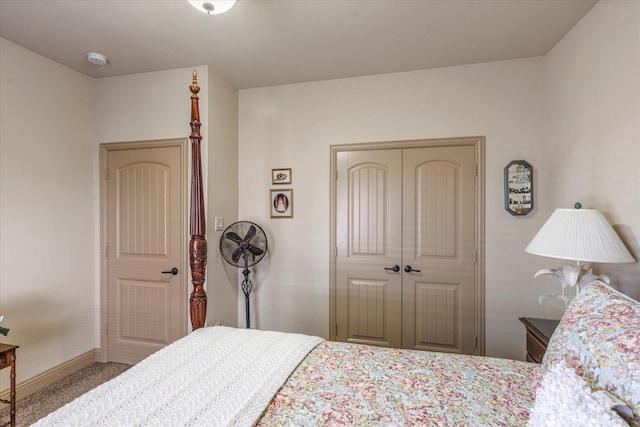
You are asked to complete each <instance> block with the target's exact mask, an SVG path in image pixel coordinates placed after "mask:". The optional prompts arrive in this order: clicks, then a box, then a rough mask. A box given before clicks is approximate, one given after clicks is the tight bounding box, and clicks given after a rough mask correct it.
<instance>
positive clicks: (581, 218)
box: [525, 209, 635, 263]
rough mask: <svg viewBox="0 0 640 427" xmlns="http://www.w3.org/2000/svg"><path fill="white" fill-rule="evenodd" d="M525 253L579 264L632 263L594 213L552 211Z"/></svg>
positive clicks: (602, 221) (628, 253) (607, 223)
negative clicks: (573, 261)
mask: <svg viewBox="0 0 640 427" xmlns="http://www.w3.org/2000/svg"><path fill="white" fill-rule="evenodd" d="M525 251H526V252H529V253H531V254H534V255H540V256H546V257H550V258H560V259H567V260H575V261H579V262H601V263H625V262H634V261H635V260H634V258H633V256H631V253H630V252H629V250H628V249H627V248H626V246H625V245H624V243H622V240H620V237H618V235H617V234H616V232H615V230H614V229H613V227H612V226H611V225H610V224H609V222H608V221H607V219H606V218H605V217H604V215H603V214H602V212H600V211H599V210H597V209H556V210H555V211H554V212H553V214H551V216H550V217H549V219H548V220H547V222H545V224H544V225H543V226H542V228H541V229H540V231H538V234H536V235H535V237H534V238H533V240H531V243H529V245H528V246H527V248H526V249H525Z"/></svg>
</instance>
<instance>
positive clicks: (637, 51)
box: [532, 1, 640, 300]
mask: <svg viewBox="0 0 640 427" xmlns="http://www.w3.org/2000/svg"><path fill="white" fill-rule="evenodd" d="M546 92H547V100H546V114H547V119H546V121H547V135H546V140H547V147H549V148H548V150H547V154H546V159H545V162H547V164H548V165H549V172H550V176H552V177H553V179H549V180H547V185H546V187H545V188H544V189H543V190H542V191H544V192H546V193H547V194H548V195H549V197H548V199H547V204H545V205H543V206H540V209H541V213H544V216H549V215H550V214H551V212H552V211H553V209H555V208H558V207H562V208H569V207H572V206H573V204H574V203H575V202H576V201H580V202H582V204H583V206H584V207H585V208H593V209H599V210H601V211H602V212H603V213H604V214H605V216H606V217H607V218H608V219H609V221H610V222H611V223H612V224H613V225H614V227H615V228H616V230H617V231H618V234H619V235H620V236H621V237H622V238H623V240H624V241H625V242H626V244H627V247H628V248H629V250H630V251H631V252H632V254H633V255H634V258H636V259H638V258H640V243H639V240H640V2H637V1H606V2H600V3H598V4H597V5H596V6H595V7H594V8H593V9H592V10H591V11H590V12H589V13H588V14H587V16H585V18H584V19H582V21H580V22H579V23H578V25H576V26H575V27H574V29H573V30H572V31H571V32H570V33H569V34H568V35H567V36H566V37H565V38H564V39H563V40H562V41H561V42H560V43H559V44H558V45H557V46H556V47H555V48H554V49H553V50H552V51H551V52H550V53H549V54H548V55H547V57H546ZM532 257H533V256H532ZM545 265H546V266H547V267H555V266H557V265H560V263H559V260H551V259H547V260H546V262H545ZM594 270H597V271H598V272H599V273H603V274H607V275H608V276H609V277H610V278H611V280H612V282H611V284H612V285H614V286H615V287H617V288H618V289H620V290H621V291H623V292H625V293H627V294H628V295H631V296H632V297H634V298H635V299H638V300H640V281H638V277H640V263H638V262H637V261H636V262H635V263H633V264H600V265H594ZM548 286H550V287H551V289H553V290H554V292H557V291H558V290H559V289H560V288H559V286H558V284H557V282H552V283H550V284H549V285H548Z"/></svg>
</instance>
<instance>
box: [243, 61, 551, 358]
mask: <svg viewBox="0 0 640 427" xmlns="http://www.w3.org/2000/svg"><path fill="white" fill-rule="evenodd" d="M543 114H544V59H543V58H533V59H525V60H517V61H504V62H495V63H487V64H477V65H471V66H463V67H453V68H445V69H437V70H428V71H416V72H409V73H397V74H388V75H379V76H371V77H359V78H350V79H342V80H332V81H323V82H315V83H307V84H297V85H287V86H278V87H268V88H260V89H249V90H242V91H240V134H239V136H240V137H239V150H240V159H242V160H241V162H240V164H239V169H240V178H239V179H240V191H241V197H240V202H239V216H240V218H241V219H250V220H254V221H256V222H258V223H260V224H261V225H263V227H264V228H265V230H266V231H267V233H268V235H269V238H270V254H269V256H268V257H267V259H266V261H264V262H263V263H261V264H258V266H257V268H256V269H257V270H258V271H257V280H255V281H256V282H257V283H256V289H255V300H254V307H255V313H254V318H255V320H256V326H257V327H259V328H263V329H279V330H287V331H297V332H303V333H309V334H316V335H320V336H323V337H326V338H328V336H329V147H330V146H331V145H332V144H346V143H361V142H374V141H398V140H409V139H426V138H443V137H460V136H474V135H484V136H486V147H487V156H486V157H487V161H486V171H487V173H486V344H487V347H486V348H487V354H490V355H496V356H504V357H513V358H522V357H523V356H524V329H523V327H522V325H521V324H520V323H519V322H518V317H519V316H522V315H538V316H540V315H542V314H543V312H542V308H541V307H539V306H538V304H537V294H538V293H540V292H541V291H542V287H541V286H542V285H541V284H540V283H538V282H536V281H534V280H533V277H532V276H533V273H534V272H535V271H536V268H537V266H535V265H532V263H531V262H530V261H529V260H528V258H527V256H526V254H525V253H524V247H525V246H526V245H527V243H528V242H529V240H530V239H531V237H532V236H533V235H534V234H535V232H536V231H537V230H538V228H539V227H540V226H541V225H542V221H543V218H541V217H540V216H539V215H536V212H534V213H533V214H531V215H529V216H527V217H513V216H511V215H510V214H508V213H507V212H506V211H505V210H504V199H503V197H504V195H503V194H504V193H503V168H504V166H506V164H507V163H508V162H509V161H510V160H514V159H525V160H527V161H529V162H530V163H531V164H532V165H533V166H534V168H536V173H537V175H538V176H541V177H544V176H546V171H545V166H544V116H543ZM278 167H291V168H292V169H293V185H292V187H293V189H294V215H295V217H294V219H270V217H269V216H270V213H269V188H271V182H270V172H271V169H272V168H278ZM539 197H544V194H539ZM240 314H241V316H243V315H244V310H241V313H240ZM240 323H241V324H244V318H242V320H241V321H240Z"/></svg>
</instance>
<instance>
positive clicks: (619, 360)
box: [542, 281, 640, 416]
mask: <svg viewBox="0 0 640 427" xmlns="http://www.w3.org/2000/svg"><path fill="white" fill-rule="evenodd" d="M558 364H566V365H567V366H568V367H570V368H572V369H573V370H574V371H575V372H576V373H577V374H578V375H580V376H582V377H583V378H584V380H585V382H586V383H587V385H589V386H590V387H591V389H593V390H606V391H608V392H609V393H610V394H612V395H614V396H615V397H616V398H618V399H620V400H621V401H623V402H624V403H626V404H627V405H629V407H630V408H631V410H632V411H633V412H634V413H635V414H636V416H637V414H640V303H639V302H638V301H635V300H633V299H631V298H630V297H628V296H626V295H624V294H621V293H620V292H618V291H616V290H615V289H613V288H611V287H609V286H608V285H606V284H604V283H603V282H600V281H594V282H592V283H591V284H589V285H588V286H586V287H585V288H584V289H583V290H582V292H580V294H579V295H578V296H577V297H576V298H575V299H574V300H573V301H572V302H571V304H569V307H567V310H566V312H565V314H564V316H563V317H562V319H561V320H560V324H559V325H558V327H557V329H556V331H555V332H554V334H553V335H552V337H551V339H550V340H549V346H548V347H547V351H546V353H545V355H544V357H543V359H542V366H543V368H544V370H545V372H549V371H550V370H552V369H553V368H554V367H555V366H557V365H558Z"/></svg>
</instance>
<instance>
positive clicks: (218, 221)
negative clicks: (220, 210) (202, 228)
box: [214, 216, 224, 231]
mask: <svg viewBox="0 0 640 427" xmlns="http://www.w3.org/2000/svg"><path fill="white" fill-rule="evenodd" d="M214 228H215V231H222V229H223V228H224V218H223V217H221V216H217V217H215V224H214Z"/></svg>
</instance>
